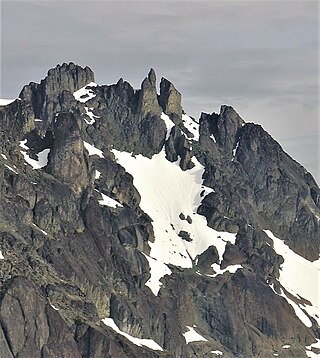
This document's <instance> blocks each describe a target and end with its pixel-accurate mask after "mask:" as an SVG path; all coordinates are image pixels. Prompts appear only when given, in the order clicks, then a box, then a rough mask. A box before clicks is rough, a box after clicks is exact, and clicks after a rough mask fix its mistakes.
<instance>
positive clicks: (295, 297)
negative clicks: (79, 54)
mask: <svg viewBox="0 0 320 358" xmlns="http://www.w3.org/2000/svg"><path fill="white" fill-rule="evenodd" d="M156 82H157V81H156V74H155V71H154V70H153V69H151V70H150V72H149V74H148V75H147V76H146V78H145V79H144V80H143V81H142V84H141V88H140V89H134V88H133V87H132V86H131V85H130V84H129V83H128V82H126V81H124V80H123V79H120V80H119V81H118V82H117V83H116V84H113V85H98V84H97V83H95V79H94V75H93V72H92V71H91V70H90V69H89V68H87V67H86V68H82V67H80V66H78V65H75V64H73V63H70V64H63V65H61V66H57V67H56V68H54V69H52V70H49V72H48V76H47V77H46V78H45V79H44V80H42V81H41V82H40V83H39V84H36V83H31V84H29V85H27V86H25V87H24V88H23V90H22V92H21V94H20V99H18V100H16V101H15V102H12V103H10V104H8V105H5V106H0V131H1V135H2V137H1V141H0V154H1V155H0V178H1V181H0V183H1V185H0V197H1V200H0V207H1V208H0V291H1V295H0V323H1V324H0V335H1V337H3V339H2V340H1V342H0V351H1V352H3V353H1V354H3V355H4V356H6V357H10V358H12V357H17V358H18V357H39V358H40V357H46V358H49V357H59V358H60V357H62V358H67V357H99V358H100V357H128V358H129V357H130V358H132V357H142V356H143V357H164V356H166V357H181V358H182V357H183V358H185V357H194V356H200V357H206V356H214V355H223V356H224V357H246V358H248V357H263V358H264V357H267V356H268V357H269V356H278V355H279V356H283V357H289V356H290V357H298V358H300V357H307V356H311V355H312V354H316V353H315V352H316V350H317V345H318V344H319V342H318V343H316V342H317V340H318V339H319V333H318V331H319V317H318V312H317V311H318V307H319V302H318V299H317V295H316V291H315V290H314V289H313V288H314V287H315V282H317V279H318V277H319V276H318V275H319V274H318V272H319V268H320V267H319V262H320V261H319V217H320V210H319V209H320V204H319V203H320V199H319V198H320V191H319V188H318V187H317V185H316V183H315V182H314V180H313V178H312V176H311V175H310V174H309V173H307V172H306V171H305V170H304V168H303V167H302V166H300V165H299V164H298V163H296V162H295V161H294V160H292V158H290V157H289V156H288V155H287V154H286V153H284V152H283V150H282V148H281V146H280V145H279V144H278V143H277V142H276V141H274V140H273V139H272V138H271V136H270V135H269V134H268V133H267V132H265V131H264V130H263V128H262V127H261V126H259V125H256V124H254V123H245V122H244V121H243V119H242V118H241V117H240V116H239V115H238V113H237V112H236V111H235V110H234V109H233V108H232V107H230V106H226V105H223V106H221V108H220V112H219V113H212V114H207V113H202V114H201V116H200V119H199V121H198V120H195V119H193V118H191V117H190V116H188V115H187V114H186V113H184V111H183V108H182V104H181V94H180V93H179V92H178V90H177V89H176V88H175V87H174V85H173V84H172V83H171V82H170V81H168V80H166V79H164V78H163V79H161V81H160V91H159V92H158V91H157V88H156ZM306 277H307V278H308V279H310V281H309V282H307V284H306V281H307V280H306ZM17 302H19V305H17ZM11 307H16V309H14V310H12V309H11ZM22 328H23V329H22ZM34 337H36V338H34ZM37 337H40V338H39V339H38V338H37Z"/></svg>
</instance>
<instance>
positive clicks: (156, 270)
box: [143, 253, 172, 296]
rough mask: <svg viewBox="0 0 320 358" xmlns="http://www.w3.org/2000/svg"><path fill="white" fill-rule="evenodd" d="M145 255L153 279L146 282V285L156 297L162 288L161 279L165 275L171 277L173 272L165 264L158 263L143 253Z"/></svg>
mask: <svg viewBox="0 0 320 358" xmlns="http://www.w3.org/2000/svg"><path fill="white" fill-rule="evenodd" d="M143 255H144V256H145V257H146V259H147V260H148V263H149V266H150V274H151V277H150V278H149V280H148V281H147V282H146V284H145V285H146V286H148V287H149V288H150V290H151V291H152V292H153V294H154V295H155V296H158V293H159V291H160V288H161V286H162V283H161V282H160V279H161V278H162V277H163V276H165V275H171V273H172V271H171V270H170V269H169V267H168V266H167V265H166V264H164V263H163V262H161V261H158V260H157V259H154V258H152V257H150V256H148V255H146V254H145V253H143Z"/></svg>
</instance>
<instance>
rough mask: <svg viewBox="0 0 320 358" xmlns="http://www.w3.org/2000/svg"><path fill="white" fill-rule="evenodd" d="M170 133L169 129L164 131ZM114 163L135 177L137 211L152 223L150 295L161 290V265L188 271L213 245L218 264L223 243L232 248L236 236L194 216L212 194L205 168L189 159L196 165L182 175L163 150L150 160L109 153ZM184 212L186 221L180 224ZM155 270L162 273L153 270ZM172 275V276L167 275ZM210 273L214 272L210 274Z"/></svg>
mask: <svg viewBox="0 0 320 358" xmlns="http://www.w3.org/2000/svg"><path fill="white" fill-rule="evenodd" d="M168 131H169V128H168ZM112 152H113V153H114V155H115V157H116V158H117V161H118V163H119V164H120V165H121V166H123V167H124V168H125V170H126V171H127V172H128V173H130V174H131V175H132V176H133V184H134V186H135V187H136V188H137V190H138V191H139V193H140V195H141V203H140V207H141V209H142V210H143V211H145V212H146V213H147V214H148V215H149V216H150V217H151V218H152V220H153V223H152V224H153V229H154V234H155V241H154V242H149V245H150V247H151V252H150V257H151V258H153V259H154V260H155V262H152V261H150V260H149V263H150V264H151V265H150V266H151V274H152V275H153V272H155V273H154V275H157V278H155V276H152V278H151V279H150V280H149V281H148V285H151V286H152V288H151V289H152V291H153V292H154V293H155V292H158V290H159V287H160V286H159V279H160V278H161V277H162V276H161V277H159V276H160V274H159V272H162V273H163V274H168V272H169V269H165V268H164V267H163V264H172V265H174V266H179V267H182V268H191V267H192V266H193V260H194V259H195V258H196V256H197V255H199V254H201V253H202V252H204V251H205V250H206V249H207V248H208V247H209V246H211V245H214V246H215V247H216V248H217V250H218V253H219V257H220V260H222V256H223V253H224V250H225V245H226V242H227V241H229V242H231V243H233V244H234V243H235V239H236V237H235V234H231V233H227V232H218V231H216V230H213V229H211V228H209V227H208V226H207V221H206V219H205V218H204V217H203V216H201V215H199V214H197V209H198V207H199V205H200V203H201V201H202V199H203V197H204V196H205V195H206V194H208V193H210V192H212V191H213V190H212V189H211V188H208V187H206V186H204V185H203V181H202V175H203V172H204V168H203V166H202V165H201V164H200V163H199V162H198V161H197V160H196V158H193V162H194V164H195V166H194V167H193V168H192V169H190V170H187V171H183V170H182V169H181V168H180V167H179V165H178V162H176V163H171V162H169V161H168V160H167V159H166V158H165V152H164V149H163V150H162V151H161V152H160V153H159V154H156V155H154V156H153V157H152V158H151V159H149V158H146V157H144V156H142V155H137V156H132V154H131V153H127V152H120V151H118V150H115V149H114V150H112ZM181 213H183V215H184V216H185V217H187V216H189V217H190V218H191V221H192V222H191V223H190V220H189V221H187V220H182V219H180V217H179V215H180V214H181ZM180 231H185V232H187V233H188V234H189V237H190V239H191V240H192V241H190V242H188V241H186V240H183V239H182V238H181V237H180V236H179V233H180ZM156 265H159V267H160V266H161V268H160V271H158V272H157V273H156V270H155V269H153V267H155V266H156ZM170 272H171V271H170ZM212 273H213V274H214V272H212Z"/></svg>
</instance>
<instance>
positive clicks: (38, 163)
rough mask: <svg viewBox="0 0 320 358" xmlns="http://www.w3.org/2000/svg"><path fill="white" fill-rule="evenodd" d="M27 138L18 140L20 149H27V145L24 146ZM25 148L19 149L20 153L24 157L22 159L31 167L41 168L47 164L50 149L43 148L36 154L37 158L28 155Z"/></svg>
mask: <svg viewBox="0 0 320 358" xmlns="http://www.w3.org/2000/svg"><path fill="white" fill-rule="evenodd" d="M26 143H27V139H25V140H21V141H20V147H21V148H22V149H25V150H28V149H29V147H27V146H26ZM25 150H20V152H21V154H22V155H23V157H24V160H25V161H26V162H27V163H28V164H30V165H31V166H32V168H33V169H41V168H43V167H45V166H46V165H47V164H48V154H49V153H50V149H44V150H42V151H41V152H39V153H38V154H37V156H38V160H35V159H32V158H30V157H29V155H28V154H27V152H26V151H25Z"/></svg>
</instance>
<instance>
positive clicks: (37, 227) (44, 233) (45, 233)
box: [32, 223, 48, 236]
mask: <svg viewBox="0 0 320 358" xmlns="http://www.w3.org/2000/svg"><path fill="white" fill-rule="evenodd" d="M32 225H33V226H34V227H35V228H36V229H37V230H39V231H40V232H42V233H43V235H46V236H48V233H47V232H45V231H44V230H42V229H40V228H39V226H38V225H36V224H35V223H32Z"/></svg>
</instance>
